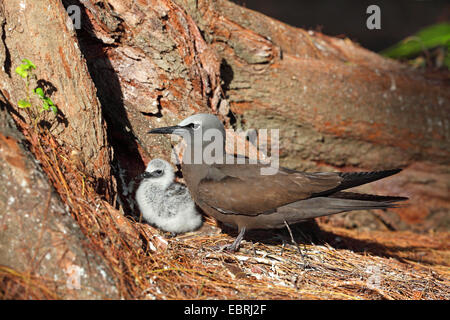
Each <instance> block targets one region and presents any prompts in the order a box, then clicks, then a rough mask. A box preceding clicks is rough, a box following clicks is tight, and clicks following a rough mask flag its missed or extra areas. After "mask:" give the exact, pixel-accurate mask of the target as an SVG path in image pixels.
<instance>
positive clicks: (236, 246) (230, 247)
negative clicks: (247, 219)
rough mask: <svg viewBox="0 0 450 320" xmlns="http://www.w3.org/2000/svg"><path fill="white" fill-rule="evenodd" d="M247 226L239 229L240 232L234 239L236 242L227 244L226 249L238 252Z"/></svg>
mask: <svg viewBox="0 0 450 320" xmlns="http://www.w3.org/2000/svg"><path fill="white" fill-rule="evenodd" d="M244 234H245V227H243V228H241V229H239V234H238V236H237V237H236V239H234V242H233V243H232V244H231V245H228V246H226V247H225V248H224V249H225V250H227V251H232V252H236V251H238V249H239V245H240V244H241V241H242V239H244Z"/></svg>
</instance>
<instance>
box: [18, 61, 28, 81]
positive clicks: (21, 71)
mask: <svg viewBox="0 0 450 320" xmlns="http://www.w3.org/2000/svg"><path fill="white" fill-rule="evenodd" d="M16 73H17V74H18V75H19V76H21V77H22V78H24V79H25V78H26V77H28V72H27V71H26V69H25V68H24V65H23V64H21V65H20V66H18V67H17V68H16Z"/></svg>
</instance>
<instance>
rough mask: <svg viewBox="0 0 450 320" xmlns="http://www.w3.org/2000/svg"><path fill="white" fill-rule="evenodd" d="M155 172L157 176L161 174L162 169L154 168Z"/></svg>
mask: <svg viewBox="0 0 450 320" xmlns="http://www.w3.org/2000/svg"><path fill="white" fill-rule="evenodd" d="M155 173H156V174H157V175H158V176H161V175H162V174H163V171H162V170H156V171H155Z"/></svg>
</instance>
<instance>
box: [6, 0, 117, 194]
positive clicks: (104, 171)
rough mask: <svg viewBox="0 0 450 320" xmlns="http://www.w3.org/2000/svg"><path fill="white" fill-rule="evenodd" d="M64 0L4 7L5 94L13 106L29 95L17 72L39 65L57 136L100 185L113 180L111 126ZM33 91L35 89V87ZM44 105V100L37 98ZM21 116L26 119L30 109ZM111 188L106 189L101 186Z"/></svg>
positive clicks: (13, 2)
mask: <svg viewBox="0 0 450 320" xmlns="http://www.w3.org/2000/svg"><path fill="white" fill-rule="evenodd" d="M68 21H70V19H69V17H68V15H67V13H66V11H65V10H64V7H63V5H62V4H61V1H58V0H50V1H19V0H11V1H3V2H2V4H1V5H0V23H1V29H0V34H1V37H0V38H1V39H2V41H1V43H0V48H1V49H0V50H1V55H0V65H1V67H2V72H0V90H1V92H2V94H3V95H4V96H5V98H6V99H7V100H8V103H9V104H11V105H12V106H17V101H18V100H20V99H24V98H25V96H26V93H25V92H26V90H25V82H24V80H23V79H22V78H20V77H19V76H18V75H17V74H16V73H15V71H14V70H15V69H16V67H17V66H19V65H20V64H21V60H22V59H24V58H26V59H29V60H31V61H32V62H33V63H34V64H35V65H36V67H37V68H36V70H35V73H36V75H37V79H38V80H40V81H41V82H40V83H43V85H42V86H43V87H44V89H45V90H47V91H48V92H49V93H50V94H49V96H50V98H51V99H52V100H53V102H54V103H55V104H56V105H57V107H58V108H59V110H60V115H59V117H58V118H57V119H56V121H54V122H56V123H57V125H55V126H53V127H52V133H53V134H54V136H56V137H58V142H60V143H61V144H62V145H63V146H65V147H66V148H67V149H70V150H72V151H73V152H74V154H75V153H76V154H77V157H79V158H80V160H81V161H82V163H83V164H84V166H85V167H86V174H88V175H89V176H92V177H95V178H96V179H97V180H98V181H99V184H104V183H105V182H107V181H110V165H109V162H110V153H111V151H110V149H109V147H108V145H107V142H106V127H105V122H104V119H103V117H102V114H101V109H100V105H99V103H98V99H97V97H96V89H95V86H94V84H93V83H92V80H91V79H90V76H89V73H88V70H87V68H86V63H85V62H84V59H83V58H82V56H81V53H80V50H79V45H78V41H77V38H76V35H75V33H74V31H73V30H71V29H69V28H68V27H67V26H68V25H69V26H70V23H68ZM31 89H34V87H33V88H31ZM32 102H33V103H35V104H39V101H38V100H37V99H36V100H32ZM16 111H17V112H16V113H15V114H16V115H19V116H22V117H23V118H27V116H26V113H25V110H21V109H18V108H16ZM99 187H103V188H104V187H106V186H99Z"/></svg>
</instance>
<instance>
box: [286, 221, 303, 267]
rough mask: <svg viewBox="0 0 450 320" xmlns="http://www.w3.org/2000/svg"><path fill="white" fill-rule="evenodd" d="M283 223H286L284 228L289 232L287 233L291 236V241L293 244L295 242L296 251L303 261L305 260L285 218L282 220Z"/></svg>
mask: <svg viewBox="0 0 450 320" xmlns="http://www.w3.org/2000/svg"><path fill="white" fill-rule="evenodd" d="M284 224H285V225H286V228H287V230H288V232H289V235H290V236H291V241H292V243H293V244H295V246H296V247H297V250H298V252H299V253H300V254H301V256H302V259H303V262H305V255H304V254H303V252H302V250H301V249H300V246H299V245H298V243H297V242H296V241H295V240H294V236H293V235H292V231H291V228H290V227H289V224H288V223H287V222H286V220H284Z"/></svg>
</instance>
